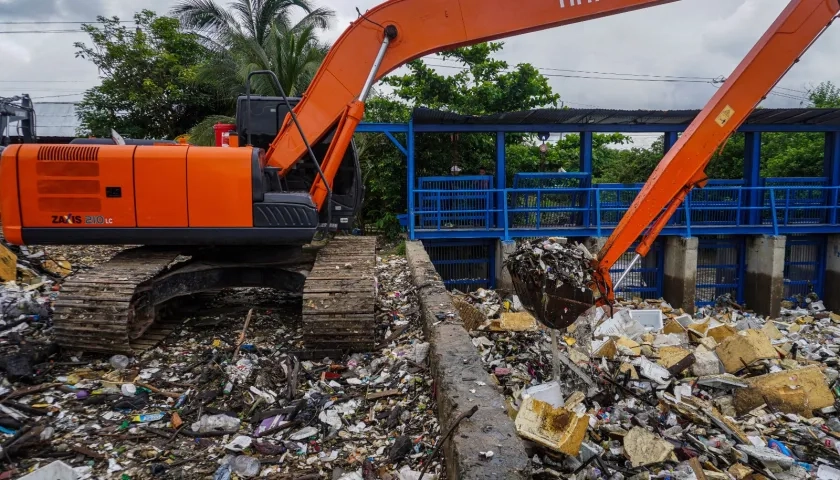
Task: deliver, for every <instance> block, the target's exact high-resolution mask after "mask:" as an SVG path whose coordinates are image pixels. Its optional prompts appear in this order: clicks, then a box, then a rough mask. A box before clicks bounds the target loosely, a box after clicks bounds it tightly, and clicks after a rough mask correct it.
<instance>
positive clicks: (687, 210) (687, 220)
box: [683, 193, 691, 238]
mask: <svg viewBox="0 0 840 480" xmlns="http://www.w3.org/2000/svg"><path fill="white" fill-rule="evenodd" d="M683 207H684V208H685V236H686V238H691V193H689V194H688V195H686V196H685V201H684V202H683Z"/></svg>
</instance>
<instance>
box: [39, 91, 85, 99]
mask: <svg viewBox="0 0 840 480" xmlns="http://www.w3.org/2000/svg"><path fill="white" fill-rule="evenodd" d="M84 94H85V92H81V93H68V94H66V95H45V96H43V97H32V100H41V99H44V98H65V97H81V96H83V95H84Z"/></svg>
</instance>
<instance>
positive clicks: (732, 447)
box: [453, 291, 840, 480]
mask: <svg viewBox="0 0 840 480" xmlns="http://www.w3.org/2000/svg"><path fill="white" fill-rule="evenodd" d="M495 298H498V294H497V293H496V292H490V291H483V292H482V291H479V292H473V293H471V294H459V293H455V294H454V299H453V300H454V302H455V304H456V305H457V306H459V311H460V310H464V311H467V310H469V309H470V308H472V309H473V313H475V312H476V311H481V312H485V311H487V312H489V311H493V310H494V309H495V306H492V305H488V304H489V303H491V302H490V301H488V300H487V299H495ZM513 300H515V299H513V298H509V299H503V300H501V301H499V309H498V313H497V314H496V318H486V317H485V318H483V319H481V318H479V319H478V320H476V321H474V322H473V323H472V325H471V328H470V330H471V332H470V333H471V336H472V338H473V344H474V345H475V346H476V348H477V349H478V351H479V352H480V354H481V357H482V360H483V362H484V365H485V367H486V369H487V372H488V373H489V374H491V375H492V377H491V378H493V379H494V380H495V381H497V382H498V385H499V388H500V390H501V391H502V393H503V394H504V396H505V400H506V407H507V412H508V415H509V416H510V418H511V419H513V420H514V422H515V424H516V429H517V432H518V433H519V435H520V437H522V438H523V439H524V440H525V441H526V443H527V445H528V446H529V447H530V448H531V451H532V454H533V458H532V462H533V466H534V469H535V472H536V474H535V478H575V479H595V478H610V479H630V478H637V479H641V478H679V479H712V478H714V479H737V480H742V479H760V478H770V479H794V478H795V479H804V478H819V479H836V478H840V420H838V417H840V415H838V412H837V407H836V405H837V398H838V396H840V383H838V352H840V315H838V314H835V313H831V312H827V311H825V307H824V306H823V305H822V302H820V301H818V300H815V299H813V298H812V299H807V300H806V301H803V302H786V303H785V305H784V306H785V307H786V308H784V309H783V311H782V315H781V317H780V318H778V319H765V318H761V317H759V316H756V315H754V314H752V313H749V312H745V311H743V309H742V308H741V306H739V305H737V304H735V303H734V302H732V301H731V299H726V298H722V299H720V301H719V302H717V304H716V305H713V306H710V307H707V308H703V309H700V310H699V311H698V312H697V313H696V314H694V315H689V314H686V313H685V312H683V311H682V310H680V309H674V308H672V307H671V306H670V305H669V304H668V303H667V302H664V301H661V300H659V301H657V300H647V301H644V300H641V299H638V298H637V299H634V300H631V301H620V302H618V303H617V304H616V305H615V306H614V308H613V309H612V311H610V309H609V308H608V307H601V308H596V307H593V308H591V309H590V310H589V311H588V312H586V315H584V316H583V317H582V318H581V320H579V321H578V322H576V323H575V324H573V325H572V326H570V327H569V328H568V329H567V330H565V331H560V332H557V334H556V338H557V347H556V350H555V349H553V348H552V338H551V337H552V334H551V332H550V331H549V329H547V328H545V327H543V326H542V325H539V324H537V323H536V322H535V321H534V322H533V323H532V324H531V327H530V328H528V329H526V330H524V331H523V330H520V331H516V330H511V329H503V328H501V318H502V317H503V316H505V315H511V314H518V313H520V314H521V313H522V312H514V311H513V310H515V308H513V304H514V303H515V302H514V301H513ZM462 316H463V314H462ZM555 352H556V353H555Z"/></svg>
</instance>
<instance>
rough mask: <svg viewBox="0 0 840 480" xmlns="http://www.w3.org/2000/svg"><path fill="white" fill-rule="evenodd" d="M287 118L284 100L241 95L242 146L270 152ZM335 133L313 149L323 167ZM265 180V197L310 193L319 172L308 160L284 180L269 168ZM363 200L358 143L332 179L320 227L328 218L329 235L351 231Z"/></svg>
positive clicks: (292, 101) (238, 115)
mask: <svg viewBox="0 0 840 480" xmlns="http://www.w3.org/2000/svg"><path fill="white" fill-rule="evenodd" d="M249 100H250V102H249ZM298 102H300V98H295V97H289V98H288V105H291V107H292V108H294V107H295V106H296V105H297V104H298ZM249 103H250V106H249ZM249 112H250V113H249ZM288 114H289V108H288V106H287V103H286V99H284V98H283V97H273V96H257V95H251V96H250V97H249V96H247V95H241V96H240V97H239V98H238V99H237V101H236V132H237V135H238V137H239V145H240V146H248V145H251V146H253V147H255V148H260V149H262V150H267V149H268V147H269V145H270V144H271V141H272V140H274V138H275V137H277V132H279V131H280V127H281V126H282V125H283V122H284V121H285V119H286V116H287V115H288ZM249 116H250V121H249ZM334 133H335V132H334V131H333V132H331V133H329V134H328V135H327V136H326V137H324V138H323V139H322V140H321V141H320V142H318V143H315V144H313V145H312V151H313V152H314V153H315V157H316V158H317V159H318V162H319V163H323V161H324V157H325V156H326V154H327V149H328V148H329V146H330V142H332V139H333V135H334ZM263 177H264V179H263V190H264V191H265V193H266V194H272V193H278V192H289V191H291V192H303V191H308V190H309V188H310V186H311V185H312V184H313V183H315V182H317V181H319V180H318V169H317V168H316V166H315V164H314V163H313V162H312V159H311V158H310V157H309V156H304V157H303V158H301V159H300V160H298V162H297V163H296V164H295V165H294V167H293V168H292V170H291V171H289V172H288V173H287V174H286V175H285V176H282V175H280V172H279V169H278V168H276V167H270V166H266V167H264V169H263ZM363 197H364V185H363V183H362V170H361V166H360V164H359V155H358V151H357V150H356V145H355V143H353V142H351V144H350V146H349V147H348V148H347V151H346V153H345V154H344V157H343V158H342V161H341V165H340V167H339V169H338V173H337V174H336V176H335V178H334V179H333V187H332V202H331V205H330V206H329V209H328V208H324V209H322V210H321V211H320V213H319V215H320V219H319V221H320V226H321V227H322V228H323V227H324V226H326V223H327V221H328V217H329V222H330V231H336V230H338V231H350V230H352V228H353V224H354V223H355V219H356V215H357V214H358V211H359V209H360V208H361V205H362V200H363Z"/></svg>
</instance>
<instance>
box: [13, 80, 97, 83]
mask: <svg viewBox="0 0 840 480" xmlns="http://www.w3.org/2000/svg"><path fill="white" fill-rule="evenodd" d="M0 83H87V81H86V80H0Z"/></svg>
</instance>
